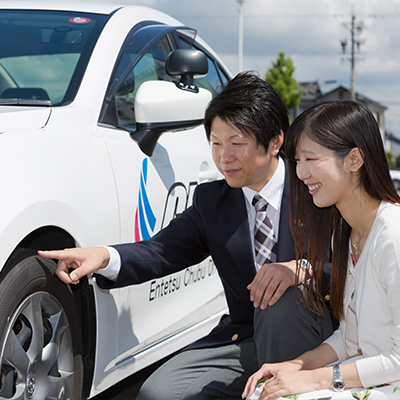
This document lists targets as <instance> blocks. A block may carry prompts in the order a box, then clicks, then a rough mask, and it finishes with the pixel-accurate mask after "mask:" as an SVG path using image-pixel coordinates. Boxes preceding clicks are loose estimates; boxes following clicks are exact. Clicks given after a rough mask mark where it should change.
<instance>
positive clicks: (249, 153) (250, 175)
mask: <svg viewBox="0 0 400 400" xmlns="http://www.w3.org/2000/svg"><path fill="white" fill-rule="evenodd" d="M282 142H283V133H281V134H280V135H278V136H277V137H276V138H274V139H272V140H271V142H270V144H269V147H268V151H265V148H264V147H263V146H258V145H257V142H256V139H255V138H254V137H253V136H248V135H247V134H244V133H242V132H240V131H239V130H237V129H236V128H235V127H233V126H231V125H228V124H227V123H226V122H224V121H223V120H222V119H220V118H218V117H216V118H215V119H214V120H213V122H212V125H211V134H210V143H211V147H212V156H213V159H214V162H215V165H216V166H217V168H218V170H219V171H220V172H221V174H222V175H223V176H224V177H225V179H226V182H227V183H228V185H229V186H231V187H233V188H241V187H243V186H248V187H249V188H251V189H253V190H255V191H257V192H259V191H260V190H261V189H262V188H263V187H264V186H265V185H266V184H267V182H268V181H269V180H270V179H271V177H272V175H273V174H274V172H275V170H276V168H277V166H278V158H277V155H278V152H279V149H280V147H281V145H282Z"/></svg>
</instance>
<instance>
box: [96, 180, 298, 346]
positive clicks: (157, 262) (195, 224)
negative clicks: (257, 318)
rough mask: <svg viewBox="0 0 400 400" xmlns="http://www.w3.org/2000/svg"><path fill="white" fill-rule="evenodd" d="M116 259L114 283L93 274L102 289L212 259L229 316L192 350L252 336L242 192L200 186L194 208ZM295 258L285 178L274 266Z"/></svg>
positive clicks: (121, 248)
mask: <svg viewBox="0 0 400 400" xmlns="http://www.w3.org/2000/svg"><path fill="white" fill-rule="evenodd" d="M114 247H115V248H116V249H117V250H118V252H119V253H120V256H121V262H122V266H121V270H120V273H119V275H118V278H117V280H116V282H115V283H114V282H111V281H109V280H107V279H106V278H104V277H102V276H101V275H97V282H98V284H99V286H100V287H102V288H104V289H110V288H116V287H123V286H127V285H131V284H135V283H142V282H145V281H148V280H152V279H155V278H158V277H162V276H165V275H168V274H171V273H174V272H177V271H180V270H182V269H184V268H187V267H188V266H191V265H195V264H198V263H199V262H201V261H202V260H204V259H205V258H206V257H208V256H210V255H211V256H212V258H213V261H214V263H215V266H216V268H217V269H218V273H219V276H220V278H221V280H222V284H223V287H224V290H225V295H226V299H227V303H228V307H229V313H230V314H229V315H228V316H224V317H223V318H222V319H221V321H220V323H219V324H218V325H217V327H216V328H215V329H213V331H212V332H211V333H210V334H209V335H208V336H206V337H205V338H203V339H201V340H199V341H197V342H196V343H194V344H193V345H192V346H191V347H192V348H196V347H197V348H198V347H206V346H207V347H208V346H213V345H221V344H227V343H232V338H236V339H235V340H244V339H246V338H249V337H251V336H252V335H253V312H254V308H253V305H252V302H251V301H250V298H249V297H250V296H249V291H248V290H247V285H248V284H249V283H250V282H251V281H252V280H253V278H254V276H255V273H256V271H255V267H254V259H253V250H252V248H251V240H250V231H249V224H248V219H247V211H246V204H245V198H244V194H243V191H242V190H241V189H233V188H231V187H229V186H228V184H227V183H226V182H225V180H220V181H215V182H211V183H205V184H201V185H199V186H198V187H197V188H196V191H195V193H194V196H193V205H192V206H191V207H190V208H188V209H187V210H186V211H185V212H184V213H183V214H182V215H181V216H180V217H179V218H177V219H174V220H172V221H171V223H170V224H169V225H168V226H167V227H166V228H164V229H163V230H162V231H160V232H159V233H158V234H156V235H155V236H154V237H153V238H151V239H150V240H148V241H144V242H138V243H133V244H122V245H116V246H114ZM294 258H295V251H294V244H293V238H292V235H291V232H290V228H289V188H288V179H287V176H286V177H285V187H284V192H283V197H282V205H281V215H280V223H279V239H278V247H277V261H279V262H284V261H290V260H293V259H294Z"/></svg>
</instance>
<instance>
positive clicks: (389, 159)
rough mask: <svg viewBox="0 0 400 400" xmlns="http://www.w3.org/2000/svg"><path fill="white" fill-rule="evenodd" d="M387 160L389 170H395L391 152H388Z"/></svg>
mask: <svg viewBox="0 0 400 400" xmlns="http://www.w3.org/2000/svg"><path fill="white" fill-rule="evenodd" d="M386 159H387V162H388V165H389V169H392V168H393V164H394V163H393V153H392V152H391V151H387V152H386Z"/></svg>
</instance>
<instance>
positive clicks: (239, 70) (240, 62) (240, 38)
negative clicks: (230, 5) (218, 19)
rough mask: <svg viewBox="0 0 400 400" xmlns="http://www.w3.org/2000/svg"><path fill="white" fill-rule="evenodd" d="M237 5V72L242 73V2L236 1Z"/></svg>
mask: <svg viewBox="0 0 400 400" xmlns="http://www.w3.org/2000/svg"><path fill="white" fill-rule="evenodd" d="M237 2H238V4H239V29H238V31H239V36H238V72H242V71H243V3H244V0H237Z"/></svg>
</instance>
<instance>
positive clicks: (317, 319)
mask: <svg viewBox="0 0 400 400" xmlns="http://www.w3.org/2000/svg"><path fill="white" fill-rule="evenodd" d="M297 296H298V300H297V301H296V293H295V288H294V287H291V288H289V289H288V290H287V291H286V292H285V293H284V294H283V296H282V297H281V298H280V299H279V300H278V301H277V303H275V304H274V305H273V306H269V307H267V308H266V309H265V310H261V309H260V308H256V309H255V310H254V342H255V345H256V352H257V361H258V366H259V367H261V365H262V364H264V363H273V362H281V361H286V360H292V359H294V358H296V357H298V356H299V355H301V354H303V353H304V352H306V351H308V350H311V349H314V348H315V347H317V346H319V345H320V344H321V343H322V342H323V341H324V340H325V339H327V338H328V337H329V336H330V335H331V334H332V333H333V324H332V318H331V315H330V313H329V312H328V311H326V312H325V313H324V314H323V315H313V314H311V312H310V311H309V310H307V308H306V307H305V306H304V304H303V303H302V302H301V301H300V300H301V299H302V287H301V286H299V287H298V288H297Z"/></svg>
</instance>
